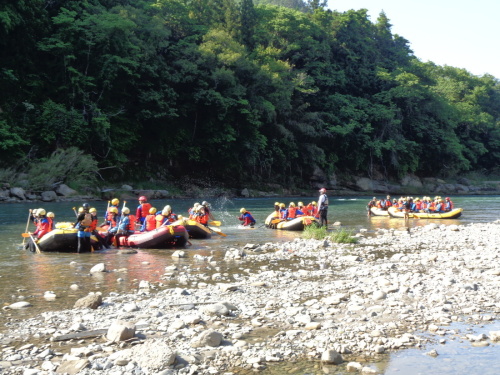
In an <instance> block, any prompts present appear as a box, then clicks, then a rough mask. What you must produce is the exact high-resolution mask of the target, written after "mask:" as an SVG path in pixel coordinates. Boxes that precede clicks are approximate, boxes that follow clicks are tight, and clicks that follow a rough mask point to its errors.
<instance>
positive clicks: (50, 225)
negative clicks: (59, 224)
mask: <svg viewBox="0 0 500 375" xmlns="http://www.w3.org/2000/svg"><path fill="white" fill-rule="evenodd" d="M47 220H48V221H49V232H50V231H51V230H54V220H52V218H51V217H48V218H47Z"/></svg>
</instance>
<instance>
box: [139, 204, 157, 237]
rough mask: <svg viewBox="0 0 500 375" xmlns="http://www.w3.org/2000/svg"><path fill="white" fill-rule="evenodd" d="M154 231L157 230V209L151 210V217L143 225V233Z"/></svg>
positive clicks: (147, 217)
mask: <svg viewBox="0 0 500 375" xmlns="http://www.w3.org/2000/svg"><path fill="white" fill-rule="evenodd" d="M153 229H156V208H154V207H151V208H150V209H149V215H147V216H146V218H145V220H144V223H143V224H142V228H141V232H144V231H146V232H149V231H152V230H153Z"/></svg>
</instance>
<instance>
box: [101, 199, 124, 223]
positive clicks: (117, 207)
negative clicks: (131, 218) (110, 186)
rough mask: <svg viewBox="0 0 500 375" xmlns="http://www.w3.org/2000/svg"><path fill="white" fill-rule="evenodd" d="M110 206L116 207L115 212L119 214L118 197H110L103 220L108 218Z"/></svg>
mask: <svg viewBox="0 0 500 375" xmlns="http://www.w3.org/2000/svg"><path fill="white" fill-rule="evenodd" d="M112 208H116V213H117V214H118V216H120V200H119V199H118V198H113V199H111V202H110V205H109V207H108V209H107V210H106V212H105V213H104V220H108V215H109V212H110V210H111V209H112ZM119 220H120V218H119V217H118V221H119Z"/></svg>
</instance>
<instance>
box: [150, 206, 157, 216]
mask: <svg viewBox="0 0 500 375" xmlns="http://www.w3.org/2000/svg"><path fill="white" fill-rule="evenodd" d="M149 213H150V214H151V215H153V214H155V213H156V208H154V207H151V208H150V209H149Z"/></svg>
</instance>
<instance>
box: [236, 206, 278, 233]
mask: <svg viewBox="0 0 500 375" xmlns="http://www.w3.org/2000/svg"><path fill="white" fill-rule="evenodd" d="M283 205H284V204H283ZM240 213H241V216H239V217H238V219H239V220H240V221H243V223H242V225H243V226H245V227H248V226H249V227H251V228H253V227H254V225H255V219H254V218H253V216H252V214H251V213H250V212H248V211H247V210H246V209H245V208H242V209H241V210H240Z"/></svg>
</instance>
